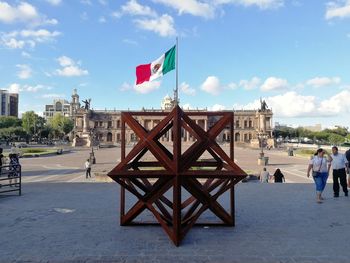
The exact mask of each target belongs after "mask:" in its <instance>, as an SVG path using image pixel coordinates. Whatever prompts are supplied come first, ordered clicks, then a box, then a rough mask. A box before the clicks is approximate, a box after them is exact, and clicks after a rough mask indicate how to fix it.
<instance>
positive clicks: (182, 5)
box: [153, 0, 215, 18]
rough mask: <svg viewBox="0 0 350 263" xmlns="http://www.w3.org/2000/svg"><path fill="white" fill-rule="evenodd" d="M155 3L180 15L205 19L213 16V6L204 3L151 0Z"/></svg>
mask: <svg viewBox="0 0 350 263" xmlns="http://www.w3.org/2000/svg"><path fill="white" fill-rule="evenodd" d="M153 1H154V2H156V3H161V4H164V5H167V6H169V7H171V8H173V9H176V10H177V11H178V13H179V14H180V15H182V14H190V15H193V16H200V17H205V18H213V17H214V15H215V6H213V5H210V4H209V3H206V2H204V1H198V0H177V1H173V0H153Z"/></svg>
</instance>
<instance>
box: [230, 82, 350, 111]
mask: <svg viewBox="0 0 350 263" xmlns="http://www.w3.org/2000/svg"><path fill="white" fill-rule="evenodd" d="M349 98H350V89H346V90H342V91H340V92H339V93H337V94H335V95H334V96H332V97H331V98H329V99H326V100H319V99H317V97H316V96H305V95H301V94H298V93H296V92H295V91H289V92H286V93H284V94H281V95H277V96H271V97H267V98H265V101H266V103H267V105H268V107H269V108H270V109H272V110H273V112H274V116H275V117H277V118H279V117H286V118H294V117H332V116H337V117H339V115H342V114H346V115H348V114H349V113H350V104H349ZM259 107H260V101H259V100H255V101H253V102H251V103H248V104H246V105H234V108H235V109H241V108H242V109H258V108H259Z"/></svg>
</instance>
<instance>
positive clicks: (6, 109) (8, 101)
mask: <svg viewBox="0 0 350 263" xmlns="http://www.w3.org/2000/svg"><path fill="white" fill-rule="evenodd" d="M0 95H1V96H0V105H1V108H0V115H1V116H14V117H17V118H18V93H9V92H8V90H0Z"/></svg>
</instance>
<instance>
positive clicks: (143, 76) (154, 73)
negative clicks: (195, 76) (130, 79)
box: [136, 45, 176, 85]
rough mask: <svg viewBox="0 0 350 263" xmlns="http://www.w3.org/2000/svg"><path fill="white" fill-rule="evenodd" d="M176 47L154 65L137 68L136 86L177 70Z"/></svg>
mask: <svg viewBox="0 0 350 263" xmlns="http://www.w3.org/2000/svg"><path fill="white" fill-rule="evenodd" d="M175 53H176V45H175V46H173V47H172V48H171V49H169V50H168V51H167V52H165V53H164V54H163V55H162V56H161V57H160V58H158V59H156V60H155V61H153V62H152V63H149V64H143V65H139V66H137V67H136V85H139V84H141V83H143V82H146V81H152V80H155V79H157V78H159V77H161V76H163V75H164V74H166V73H168V72H169V71H171V70H173V69H175V57H176V56H175Z"/></svg>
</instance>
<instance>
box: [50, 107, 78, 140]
mask: <svg viewBox="0 0 350 263" xmlns="http://www.w3.org/2000/svg"><path fill="white" fill-rule="evenodd" d="M49 124H50V127H51V129H52V133H53V136H54V137H56V138H57V137H58V138H62V137H63V136H64V135H66V134H68V133H69V132H71V131H72V130H73V127H74V124H73V121H72V120H71V119H69V118H67V117H65V116H63V115H62V114H61V113H56V114H55V115H54V116H53V117H52V118H51V119H50V121H49Z"/></svg>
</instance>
